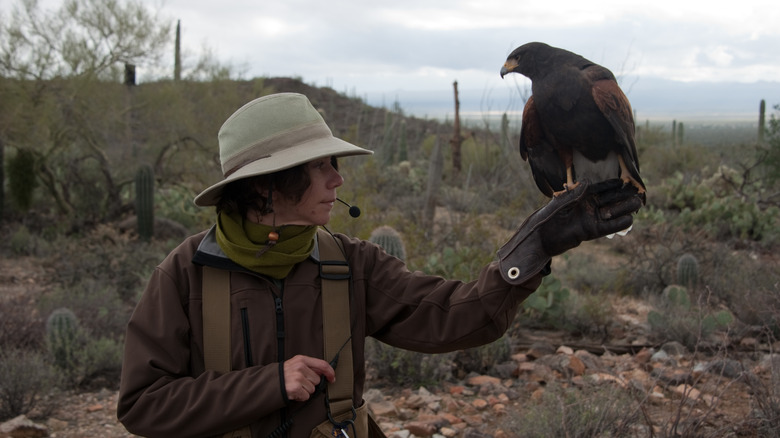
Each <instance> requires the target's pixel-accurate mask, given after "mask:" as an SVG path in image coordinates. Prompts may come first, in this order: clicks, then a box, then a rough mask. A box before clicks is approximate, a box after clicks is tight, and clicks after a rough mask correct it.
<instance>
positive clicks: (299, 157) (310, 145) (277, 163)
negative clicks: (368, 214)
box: [195, 137, 374, 207]
mask: <svg viewBox="0 0 780 438" xmlns="http://www.w3.org/2000/svg"><path fill="white" fill-rule="evenodd" d="M373 153H374V152H373V151H370V150H368V149H363V148H361V147H359V146H355V145H353V144H352V143H348V142H346V141H344V140H341V139H339V138H336V137H326V138H316V139H313V140H311V141H307V142H304V143H300V144H297V145H294V146H291V147H289V148H285V149H283V150H280V151H278V152H276V153H274V154H272V155H268V156H265V157H262V158H260V159H258V160H255V161H253V162H251V163H248V164H246V165H244V166H242V167H241V168H239V169H238V170H236V171H235V172H233V173H232V174H230V175H229V176H228V177H226V178H225V179H224V180H222V181H220V182H218V183H216V184H214V185H212V186H211V187H209V188H207V189H206V190H204V191H202V192H201V193H200V194H199V195H198V196H196V197H195V205H198V206H200V207H208V206H211V205H217V203H218V202H219V199H220V197H221V196H222V190H223V189H224V188H225V186H226V185H227V184H229V183H231V182H233V181H237V180H239V179H242V178H249V177H252V176H258V175H266V174H269V173H274V172H278V171H280V170H285V169H289V168H291V167H295V166H297V165H299V164H303V163H307V162H309V161H313V160H316V159H318V158H323V157H331V156H335V157H347V156H350V155H371V154H373Z"/></svg>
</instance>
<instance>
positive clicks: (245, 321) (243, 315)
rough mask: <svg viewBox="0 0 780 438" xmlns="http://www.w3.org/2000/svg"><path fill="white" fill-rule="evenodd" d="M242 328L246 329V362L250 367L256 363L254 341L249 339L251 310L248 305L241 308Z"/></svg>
mask: <svg viewBox="0 0 780 438" xmlns="http://www.w3.org/2000/svg"><path fill="white" fill-rule="evenodd" d="M241 328H242V329H243V330H244V362H245V363H246V367H247V368H249V367H251V366H253V365H254V361H253V360H252V343H251V342H250V341H249V332H250V330H249V312H248V311H247V309H246V307H242V308H241Z"/></svg>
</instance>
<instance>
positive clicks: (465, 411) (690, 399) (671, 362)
mask: <svg viewBox="0 0 780 438" xmlns="http://www.w3.org/2000/svg"><path fill="white" fill-rule="evenodd" d="M0 268H1V269H0V272H2V273H3V274H2V275H0V291H2V292H3V293H4V294H5V295H6V296H8V295H12V294H16V293H21V292H22V291H27V292H29V289H30V287H32V285H34V284H39V282H38V280H40V279H39V278H37V276H39V275H41V273H40V272H39V271H38V270H37V269H36V267H35V266H34V264H30V265H21V266H20V265H14V264H13V263H12V262H11V261H9V260H0ZM612 304H613V307H614V309H615V311H616V317H615V319H616V321H615V322H616V324H615V326H616V328H614V329H613V330H612V331H613V332H614V333H619V334H620V337H619V338H615V339H610V340H609V341H607V342H605V343H594V342H588V341H586V340H573V339H571V337H570V335H568V334H566V333H557V332H542V331H530V330H529V331H525V332H523V335H522V336H523V339H515V340H514V342H513V346H514V347H513V354H512V356H511V360H509V361H507V362H505V363H502V364H497V365H498V366H495V367H494V368H493V370H492V371H491V372H490V373H486V374H484V375H476V374H471V375H467V376H465V377H464V378H463V379H460V380H456V381H452V382H445V383H443V384H441V385H439V386H436V387H428V388H424V387H414V388H396V387H392V386H388V385H383V384H382V382H379V381H376V380H371V381H369V385H368V386H369V390H368V391H367V393H366V400H367V401H368V403H369V407H370V408H371V410H372V411H373V412H374V414H375V417H376V418H377V420H378V422H379V424H380V426H381V427H382V429H383V430H384V431H385V432H386V433H387V435H388V436H389V437H391V438H413V437H428V436H437V437H441V436H443V437H465V438H488V437H492V438H500V437H504V438H506V437H522V436H526V435H524V433H523V430H520V429H519V428H520V425H521V424H523V423H522V421H521V420H522V418H523V416H525V415H528V412H529V409H530V407H531V406H533V405H534V404H536V403H537V402H538V401H539V400H542V399H543V398H544V396H545V392H549V391H550V390H551V389H550V388H552V387H554V386H555V387H562V388H566V391H581V390H582V392H583V393H585V390H583V388H585V387H592V386H593V385H595V386H597V387H604V388H616V389H629V390H630V392H631V394H633V395H634V400H641V401H642V403H641V404H640V405H637V406H641V407H637V409H636V412H635V413H636V414H637V418H638V420H637V421H636V422H635V425H634V426H632V427H631V428H630V429H629V430H630V432H631V434H630V435H631V436H639V437H653V436H657V437H671V436H712V437H738V436H771V435H768V434H764V433H762V432H760V431H758V430H757V429H756V428H755V424H756V422H755V421H753V419H755V418H757V417H759V416H760V415H768V414H772V413H778V412H780V408H777V410H776V411H775V410H773V408H772V407H771V406H772V403H774V406H775V407H777V406H780V404H778V397H780V396H779V395H778V394H775V391H776V389H775V385H774V384H773V382H774V381H775V380H774V379H773V378H772V371H773V370H775V369H780V359H777V357H776V356H774V355H771V354H769V352H771V351H777V347H778V346H774V345H761V344H760V342H759V341H758V340H757V339H756V338H753V337H750V336H747V335H744V336H742V337H740V338H736V339H735V338H734V337H733V336H732V337H726V336H724V337H723V339H722V342H721V343H720V345H719V346H718V348H717V349H711V350H708V351H707V352H703V351H698V352H696V351H689V350H687V349H685V348H684V347H682V346H681V345H679V344H676V343H670V344H665V345H663V346H653V345H650V344H649V343H648V341H647V336H646V333H647V327H646V321H647V319H646V315H647V311H648V310H649V307H648V306H647V304H646V303H643V302H642V301H640V300H636V299H631V298H627V297H621V298H616V299H615V300H614V302H613V303H612ZM55 397H56V400H55V403H54V406H55V407H56V408H55V409H54V410H53V412H52V413H51V415H48V416H47V417H46V418H34V420H33V421H31V420H28V419H26V418H17V419H14V420H11V421H9V422H6V423H4V424H2V425H0V438H2V437H5V436H24V437H34V436H49V437H59V438H75V437H108V438H112V437H129V436H132V435H131V434H129V433H128V432H127V431H125V429H124V428H123V427H122V425H121V424H119V422H118V421H117V419H116V416H115V406H116V401H117V392H116V388H110V389H101V390H98V391H93V392H88V393H71V394H61V395H57V396H55ZM562 406H563V405H562ZM762 406H763V411H762ZM767 406H769V408H768V409H767ZM564 408H565V407H564ZM575 435H577V434H574V435H572V436H575ZM586 436H587V435H586Z"/></svg>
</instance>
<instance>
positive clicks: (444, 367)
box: [366, 338, 454, 386]
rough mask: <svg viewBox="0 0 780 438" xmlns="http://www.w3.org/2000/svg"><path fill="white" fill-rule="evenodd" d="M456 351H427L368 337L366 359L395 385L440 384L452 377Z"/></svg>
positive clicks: (377, 371)
mask: <svg viewBox="0 0 780 438" xmlns="http://www.w3.org/2000/svg"><path fill="white" fill-rule="evenodd" d="M453 356H454V353H444V354H427V353H419V352H416V351H409V350H404V349H401V348H396V347H393V346H390V345H387V344H384V343H382V342H379V341H377V340H376V339H374V338H367V339H366V361H367V362H368V364H367V365H368V367H370V368H373V369H374V370H375V372H376V374H377V376H378V377H379V378H380V380H382V381H384V382H385V383H387V384H390V385H394V386H408V385H411V386H417V385H425V386H430V385H439V384H441V382H443V381H446V380H449V379H450V378H451V377H452V359H453Z"/></svg>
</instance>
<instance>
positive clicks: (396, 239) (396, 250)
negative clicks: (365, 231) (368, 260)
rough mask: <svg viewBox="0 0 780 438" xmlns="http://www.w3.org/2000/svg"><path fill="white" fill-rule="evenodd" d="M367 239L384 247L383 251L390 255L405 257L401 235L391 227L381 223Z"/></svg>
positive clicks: (402, 258)
mask: <svg viewBox="0 0 780 438" xmlns="http://www.w3.org/2000/svg"><path fill="white" fill-rule="evenodd" d="M368 240H369V241H370V242H373V243H376V244H377V245H379V246H381V247H382V248H384V250H385V252H387V253H388V254H390V255H391V256H395V257H398V258H399V259H401V260H404V259H405V258H406V249H404V242H403V240H402V239H401V235H400V234H398V231H396V230H395V229H393V228H392V227H389V226H387V225H383V226H381V227H378V228H376V229H374V231H372V232H371V236H370V237H369V238H368Z"/></svg>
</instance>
